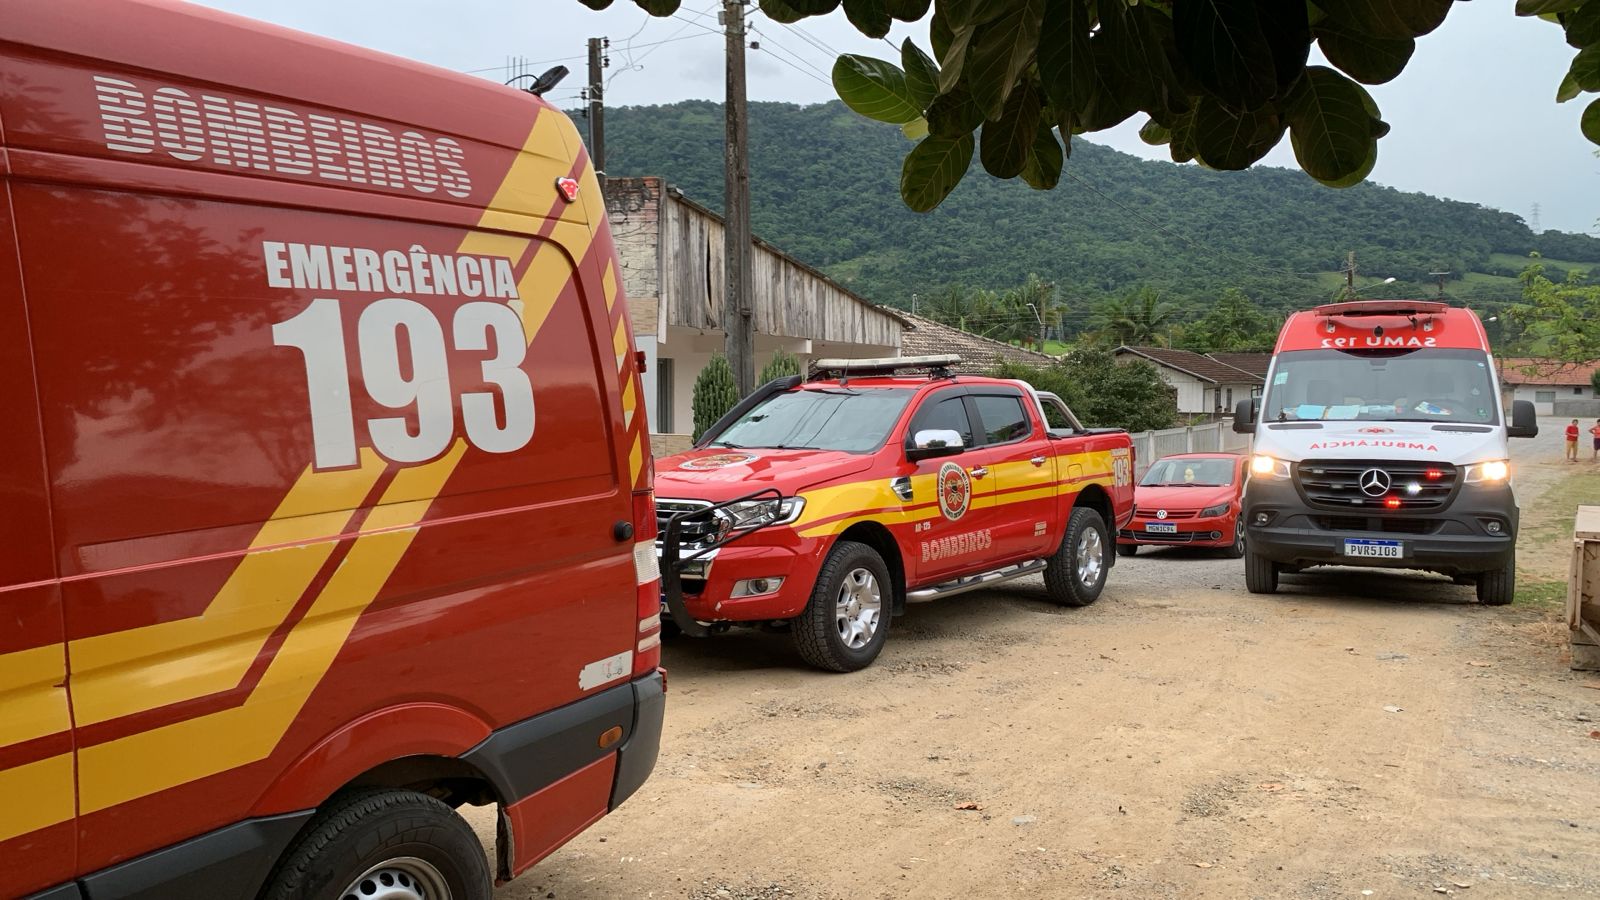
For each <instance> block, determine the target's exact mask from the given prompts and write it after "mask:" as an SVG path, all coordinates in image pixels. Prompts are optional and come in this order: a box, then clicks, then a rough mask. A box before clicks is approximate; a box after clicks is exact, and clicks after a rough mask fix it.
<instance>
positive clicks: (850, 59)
mask: <svg viewBox="0 0 1600 900" xmlns="http://www.w3.org/2000/svg"><path fill="white" fill-rule="evenodd" d="M833 89H834V90H835V91H838V93H839V99H840V100H843V101H844V104H845V105H846V106H848V107H850V108H851V109H853V110H855V111H856V112H858V113H860V114H861V115H863V116H866V117H867V118H869V119H877V120H878V121H879V122H888V123H890V124H893V125H904V124H905V123H907V122H910V121H911V120H912V119H917V118H921V116H922V107H921V106H919V105H918V104H917V101H916V98H915V97H913V96H912V93H911V88H910V87H909V86H907V84H906V75H905V73H904V72H902V71H900V70H899V69H898V68H896V67H895V65H894V63H890V62H884V61H883V60H881V59H873V58H872V57H870V56H857V55H855V54H853V53H847V54H845V55H844V56H841V57H839V58H838V59H837V60H834V63H833Z"/></svg>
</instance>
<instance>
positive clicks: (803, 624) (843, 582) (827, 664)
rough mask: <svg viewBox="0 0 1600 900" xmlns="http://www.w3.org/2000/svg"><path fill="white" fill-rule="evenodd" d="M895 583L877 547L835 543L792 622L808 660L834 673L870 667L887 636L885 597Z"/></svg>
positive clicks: (887, 619)
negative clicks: (809, 595)
mask: <svg viewBox="0 0 1600 900" xmlns="http://www.w3.org/2000/svg"><path fill="white" fill-rule="evenodd" d="M892 585H893V582H891V581H890V580H889V568H888V566H885V565H884V564H883V558H882V557H881V556H879V555H878V553H877V551H876V550H873V549H872V548H871V547H868V546H867V545H866V544H860V543H856V542H855V541H840V542H839V543H838V544H835V545H834V547H833V549H832V550H831V551H829V552H828V559H827V561H826V562H824V563H823V564H822V571H821V572H819V573H818V574H817V584H816V586H815V587H814V588H812V589H811V600H810V601H809V602H808V603H806V608H805V610H804V611H803V612H801V613H800V616H799V617H798V618H796V619H795V621H794V642H795V648H796V649H798V650H799V651H800V655H801V656H802V657H803V658H804V659H805V661H806V662H808V663H810V664H812V665H813V666H816V667H817V668H819V669H827V670H829V671H832V672H854V671H856V670H857V669H864V668H866V667H867V666H869V665H871V664H872V661H873V660H874V659H877V658H878V653H879V652H881V651H882V650H883V642H884V641H885V640H886V639H887V638H888V634H889V615H888V613H889V610H888V608H887V604H886V603H885V601H886V600H887V599H889V592H890V591H891V590H892V589H893V588H892Z"/></svg>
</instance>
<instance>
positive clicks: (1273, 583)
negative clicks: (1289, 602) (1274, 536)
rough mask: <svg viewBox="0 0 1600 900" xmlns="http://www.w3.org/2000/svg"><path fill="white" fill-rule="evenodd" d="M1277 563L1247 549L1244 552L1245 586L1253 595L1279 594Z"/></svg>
mask: <svg viewBox="0 0 1600 900" xmlns="http://www.w3.org/2000/svg"><path fill="white" fill-rule="evenodd" d="M1279 571H1280V569H1279V566H1278V564H1277V563H1275V562H1273V561H1272V560H1270V559H1267V558H1266V557H1265V556H1261V555H1258V554H1255V553H1251V552H1250V548H1249V547H1248V546H1247V547H1245V551H1244V586H1245V589H1246V590H1248V591H1250V593H1252V594H1276V593H1277V592H1278V572H1279Z"/></svg>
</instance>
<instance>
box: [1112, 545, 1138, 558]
mask: <svg viewBox="0 0 1600 900" xmlns="http://www.w3.org/2000/svg"><path fill="white" fill-rule="evenodd" d="M1117 555H1118V556H1138V555H1139V545H1138V544H1118V545H1117Z"/></svg>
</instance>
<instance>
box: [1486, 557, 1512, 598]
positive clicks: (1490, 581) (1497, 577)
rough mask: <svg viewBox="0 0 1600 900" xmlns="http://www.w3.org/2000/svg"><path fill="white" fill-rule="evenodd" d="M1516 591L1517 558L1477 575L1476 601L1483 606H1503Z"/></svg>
mask: <svg viewBox="0 0 1600 900" xmlns="http://www.w3.org/2000/svg"><path fill="white" fill-rule="evenodd" d="M1516 593H1517V560H1516V558H1515V557H1513V558H1512V560H1511V561H1510V562H1508V563H1506V564H1505V566H1503V567H1501V568H1499V569H1495V570H1494V571H1492V572H1482V573H1479V575H1478V602H1479V603H1482V604H1483V605H1484V606H1505V605H1506V604H1507V603H1510V602H1511V598H1512V597H1513V596H1515V595H1516Z"/></svg>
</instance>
